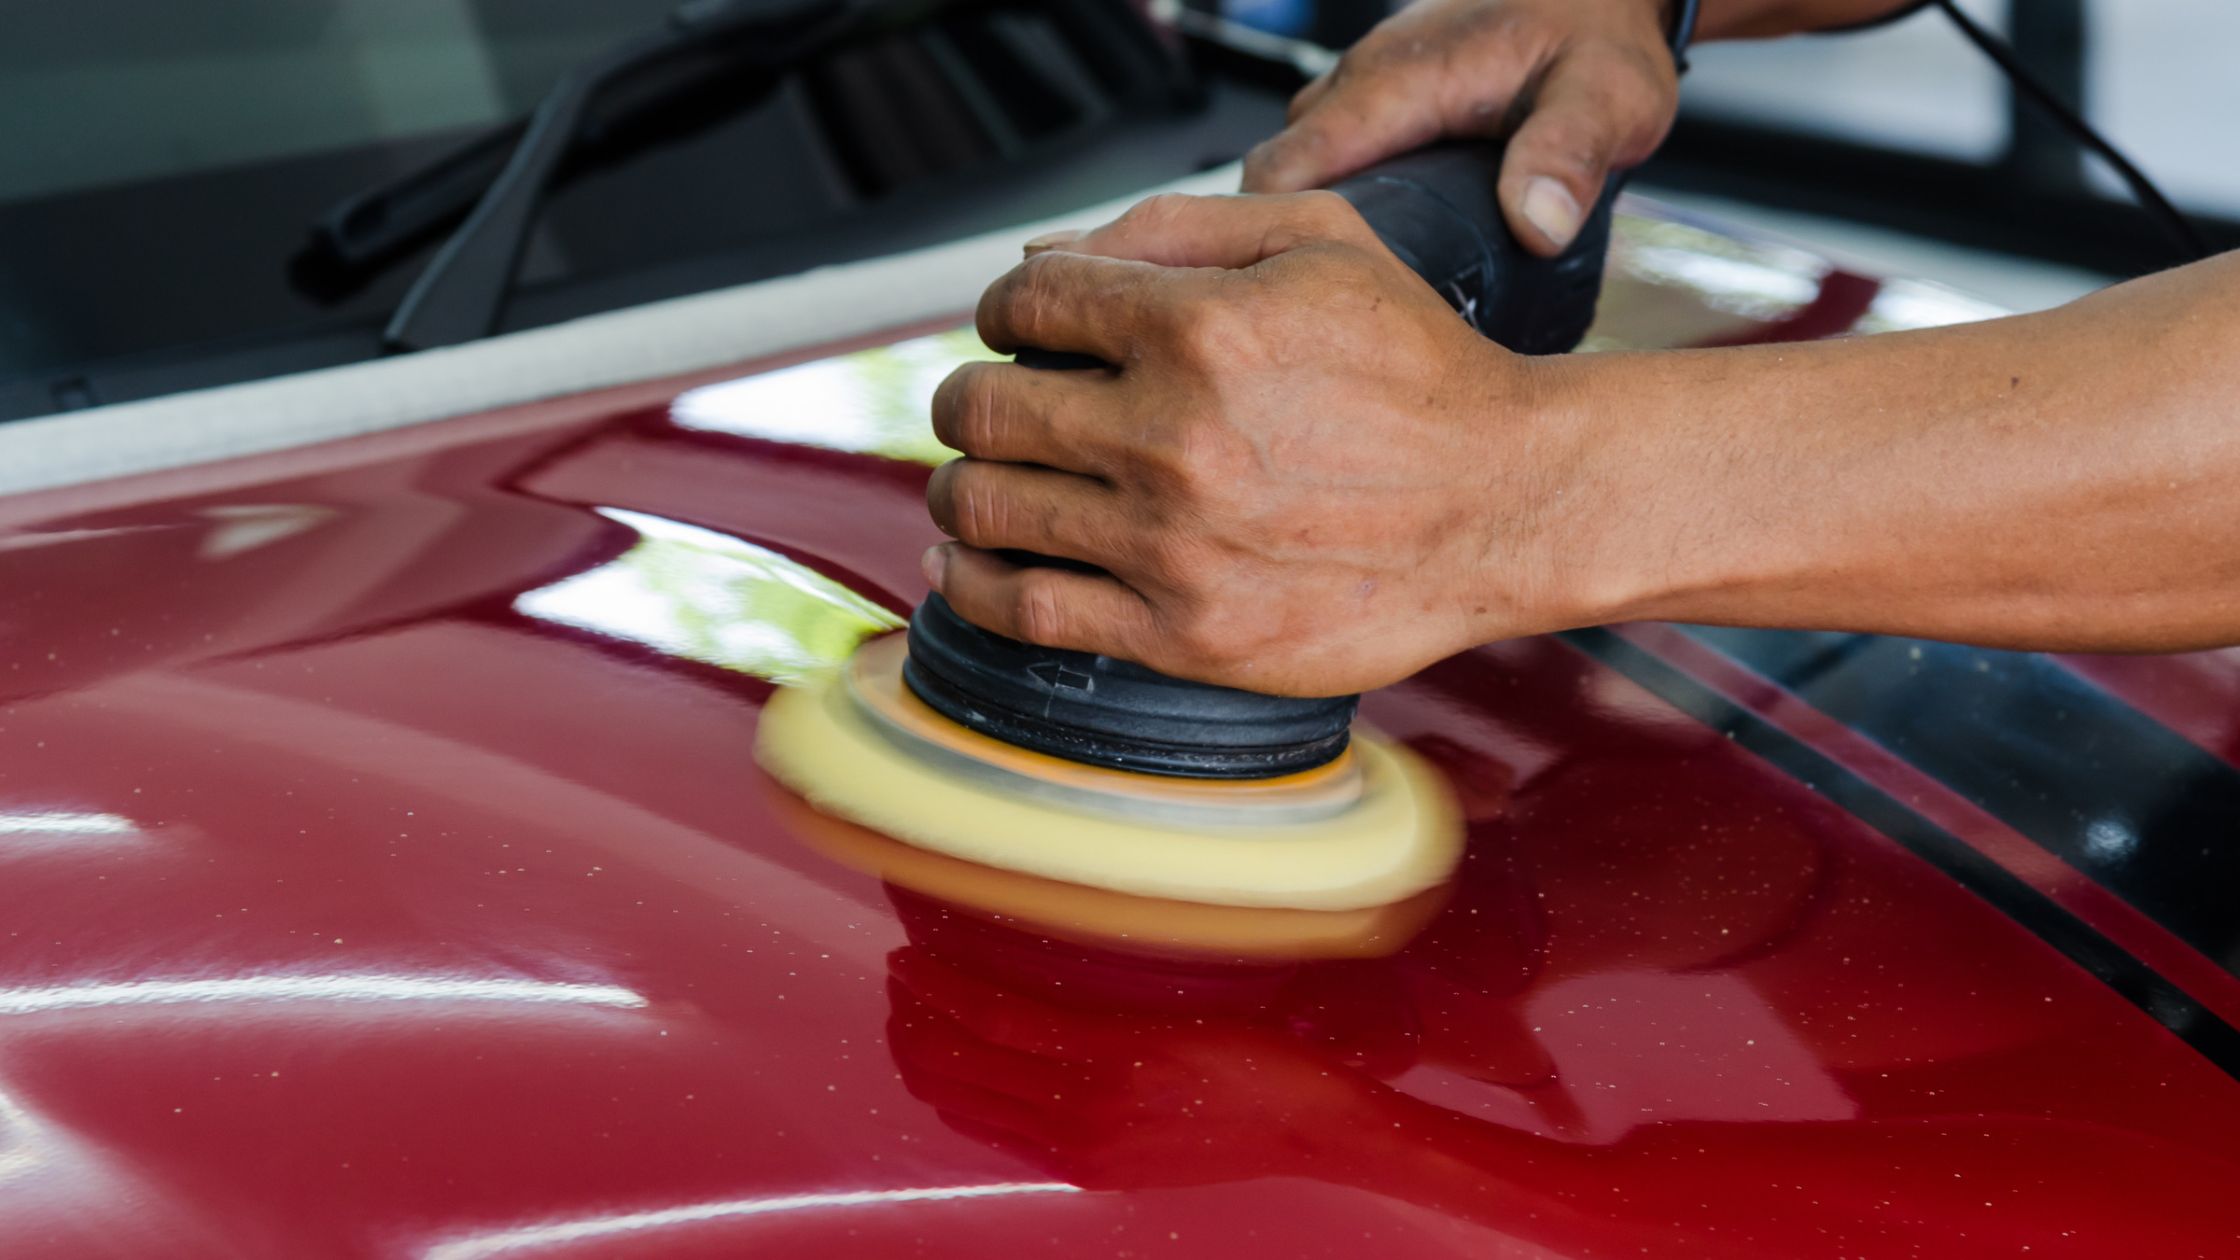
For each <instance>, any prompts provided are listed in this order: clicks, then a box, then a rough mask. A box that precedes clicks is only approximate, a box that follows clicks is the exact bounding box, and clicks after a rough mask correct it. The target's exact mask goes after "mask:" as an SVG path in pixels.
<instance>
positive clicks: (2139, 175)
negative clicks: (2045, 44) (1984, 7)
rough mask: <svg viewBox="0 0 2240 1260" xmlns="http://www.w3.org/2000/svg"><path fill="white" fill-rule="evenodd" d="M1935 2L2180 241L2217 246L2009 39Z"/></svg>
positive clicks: (1949, 1) (1951, 1) (1945, 2)
mask: <svg viewBox="0 0 2240 1260" xmlns="http://www.w3.org/2000/svg"><path fill="white" fill-rule="evenodd" d="M1933 3H1934V4H1935V5H1936V7H1937V8H1939V9H1942V10H1944V15H1945V16H1946V17H1948V18H1951V19H1952V24H1953V25H1954V26H1956V27H1958V28H1959V29H1960V33H1961V34H1962V35H1965V36H1966V37H1967V38H1968V42H1969V43H1971V44H1974V45H1975V46H1976V47H1977V48H1978V49H1979V50H1981V51H1982V53H1983V55H1984V56H1986V57H1989V58H1990V59H1991V61H1992V63H1993V64H1995V65H1997V66H1998V67H1999V69H2001V70H2003V71H2005V72H2006V76H2007V79H2008V81H2009V82H2011V83H2012V84H2013V85H2014V87H2015V89H2016V90H2017V91H2019V92H2021V93H2022V94H2023V95H2024V96H2027V97H2029V98H2030V99H2031V100H2032V101H2033V102H2035V103H2036V104H2037V106H2038V108H2040V109H2042V110H2044V111H2045V112H2046V114H2047V116H2048V117H2050V118H2052V119H2053V121H2054V122H2055V123H2056V124H2058V125H2059V126H2060V127H2061V129H2062V130H2063V131H2066V132H2068V133H2069V135H2070V138H2072V139H2074V140H2075V141H2076V142H2077V143H2079V144H2081V145H2083V146H2085V147H2086V148H2088V149H2090V150H2092V151H2093V152H2094V153H2097V154H2099V155H2100V158H2101V160H2102V161H2104V162H2106V163H2107V164H2108V165H2109V166H2110V167H2111V168H2113V169H2114V170H2115V173H2116V174H2117V175H2118V176H2119V177H2121V178H2122V180H2123V182H2124V183H2125V184H2126V185H2128V186H2129V187H2130V189H2131V195H2132V196H2133V197H2134V198H2136V199H2137V200H2138V202H2139V208H2140V209H2142V210H2145V211H2146V212H2147V213H2148V215H2150V216H2151V217H2153V218H2154V219H2155V221H2156V222H2157V223H2158V224H2159V225H2160V226H2161V228H2162V230H2163V231H2164V232H2165V233H2167V234H2168V235H2169V237H2170V239H2171V241H2172V242H2173V243H2174V244H2176V245H2177V246H2178V247H2179V248H2180V249H2182V250H2184V251H2185V252H2186V253H2188V254H2190V255H2192V259H2191V260H2192V261H2199V260H2201V259H2203V258H2207V257H2208V256H2209V255H2211V254H2213V253H2215V252H2216V251H2215V250H2213V249H2211V248H2209V242H2208V241H2207V240H2205V239H2203V237H2202V235H2201V232H2200V230H2199V229H2198V228H2196V227H2194V225H2193V223H2192V221H2191V220H2189V219H2187V218H2186V216H2185V215H2184V214H2183V213H2182V212H2181V211H2180V210H2179V209H2178V208H2177V207H2176V206H2174V205H2172V204H2171V203H2170V199H2169V198H2168V197H2165V196H2163V195H2162V190H2161V189H2160V188H2157V187H2155V183H2154V181H2153V180H2151V179H2149V178H2147V174H2146V172H2145V171H2142V170H2140V169H2139V168H2138V167H2137V166H2134V165H2132V163H2131V159H2129V158H2127V157H2125V156H2124V155H2123V154H2122V152H2121V151H2119V150H2118V149H2117V148H2116V146H2115V145H2114V144H2113V143H2111V142H2110V141H2109V140H2108V138H2107V137H2105V136H2103V135H2101V134H2100V133H2099V132H2098V131H2097V130H2095V129H2094V128H2093V126H2092V124H2091V123H2089V122H2086V121H2085V120H2084V116H2083V115H2082V114H2079V113H2078V112H2077V111H2076V110H2074V109H2071V108H2070V107H2069V105H2068V103H2067V102H2066V101H2063V100H2062V99H2061V98H2060V97H2059V96H2056V95H2054V93H2053V89H2051V88H2049V87H2047V86H2046V85H2045V83H2044V82H2043V81H2041V80H2040V79H2039V78H2038V76H2037V75H2035V74H2033V73H2032V72H2031V70H2030V67H2029V66H2027V65H2024V64H2023V61H2022V58H2021V57H2019V56H2017V55H2016V54H2015V51H2014V49H2013V48H2012V47H2011V46H2010V45H2008V43H2007V42H2006V41H2005V40H2003V39H2000V38H1999V37H1998V36H1996V35H1993V34H1992V33H1991V32H1990V31H1987V30H1985V29H1984V28H1983V27H1982V26H1980V25H1978V24H1977V23H1976V21H1975V19H1973V18H1971V17H1969V16H1968V15H1967V14H1965V13H1963V12H1961V11H1960V6H1959V4H1958V3H1957V2H1956V0H1933Z"/></svg>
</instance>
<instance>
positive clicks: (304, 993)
mask: <svg viewBox="0 0 2240 1260" xmlns="http://www.w3.org/2000/svg"><path fill="white" fill-rule="evenodd" d="M215 1002H503V1003H508V1004H519V1003H564V1004H571V1005H578V1006H606V1007H619V1008H623V1009H634V1008H637V1007H642V1006H645V1005H646V999H645V997H644V996H643V995H641V994H639V993H635V992H633V991H631V990H629V989H625V988H622V987H621V986H619V985H612V984H564V983H554V982H551V981H544V980H503V979H498V980H494V979H485V978H481V977H474V976H381V975H356V976H353V975H311V976H237V977H229V978H225V979H211V980H127V981H118V982H115V983H109V984H64V985H54V986H51V987H48V988H38V989H0V1015H29V1014H36V1013H39V1012H42V1011H70V1010H88V1009H93V1008H101V1009H114V1008H116V1007H120V1006H168V1005H179V1004H202V1003H215Z"/></svg>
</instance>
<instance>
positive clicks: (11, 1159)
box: [0, 1091, 48, 1183]
mask: <svg viewBox="0 0 2240 1260" xmlns="http://www.w3.org/2000/svg"><path fill="white" fill-rule="evenodd" d="M47 1163H48V1155H47V1133H46V1126H45V1125H43V1124H41V1123H40V1122H39V1118H38V1117H37V1116H34V1115H32V1114H31V1112H30V1111H29V1110H28V1109H27V1108H25V1107H24V1105H23V1104H22V1103H19V1102H17V1101H16V1100H15V1099H14V1098H12V1097H10V1096H9V1095H8V1094H7V1093H6V1092H5V1091H0V1183H4V1182H9V1181H14V1180H16V1179H18V1178H21V1177H24V1176H26V1175H28V1174H30V1173H34V1172H37V1171H38V1170H40V1169H41V1168H44V1167H46V1166H47Z"/></svg>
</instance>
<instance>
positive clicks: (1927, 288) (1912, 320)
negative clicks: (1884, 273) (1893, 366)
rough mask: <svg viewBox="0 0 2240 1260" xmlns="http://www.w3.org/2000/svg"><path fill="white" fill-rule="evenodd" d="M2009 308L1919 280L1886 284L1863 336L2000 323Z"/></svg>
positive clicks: (1866, 320)
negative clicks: (1992, 321)
mask: <svg viewBox="0 0 2240 1260" xmlns="http://www.w3.org/2000/svg"><path fill="white" fill-rule="evenodd" d="M2007 313H2008V312H2007V311H2006V309H2005V308H2003V307H1999V306H1994V305H1992V304H1991V303H1989V302H1985V301H1982V300H1979V299H1977V298H1972V297H1969V296H1967V295H1966V294H1964V293H1959V292H1956V291H1954V290H1952V289H1947V288H1945V287H1943V286H1942V285H1935V284H1928V283H1926V282H1923V281H1919V280H1886V281H1884V282H1883V285H1882V291H1881V292H1880V293H1877V294H1875V298H1874V304H1873V305H1871V306H1869V307H1868V308H1867V313H1866V316H1865V317H1864V318H1862V319H1861V320H1860V321H1859V331H1860V332H1900V331H1903V330H1905V329H1908V328H1942V327H1944V326H1946V325H1948V324H1972V323H1975V322H1976V321H1978V320H1985V319H1997V318H1998V317H2000V316H2001V315H2005V314H2007Z"/></svg>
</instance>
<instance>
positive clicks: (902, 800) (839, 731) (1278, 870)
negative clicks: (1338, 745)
mask: <svg viewBox="0 0 2240 1260" xmlns="http://www.w3.org/2000/svg"><path fill="white" fill-rule="evenodd" d="M871 647H872V648H874V649H877V651H876V652H875V653H874V654H873V656H872V657H871V658H869V659H870V660H871V661H872V662H875V668H874V669H873V670H872V674H873V675H874V676H873V677H870V678H868V679H865V680H861V681H862V682H863V683H864V684H865V685H859V686H857V687H853V688H852V687H851V686H849V685H848V680H847V676H846V675H845V673H840V674H835V675H832V676H829V677H826V678H823V679H820V680H818V681H816V682H813V683H810V684H808V685H806V686H801V687H787V688H781V689H780V690H779V691H778V692H777V694H776V695H774V696H773V697H772V698H771V699H770V702H769V703H768V705H767V706H765V708H764V709H763V714H762V725H761V729H760V731H759V732H758V733H757V737H756V744H755V751H756V757H757V759H758V760H759V761H760V762H761V763H762V765H763V767H764V768H765V769H767V770H768V771H769V772H770V773H771V774H772V775H773V776H774V777H776V778H777V779H778V780H779V781H780V782H782V783H784V784H786V785H787V786H789V787H791V788H792V789H793V790H794V791H796V792H798V793H800V794H801V795H802V796H803V797H804V798H806V799H807V800H808V801H809V803H810V804H811V805H813V806H815V807H816V808H818V809H820V810H823V811H825V812H827V813H831V814H835V815H838V816H840V817H842V818H846V819H850V820H853V821H855V822H858V823H862V824H864V825H865V826H868V827H870V828H872V829H874V830H876V831H880V832H883V833H885V834H887V835H889V836H892V837H894V838H895V839H898V840H901V841H903V842H905V843H908V844H912V845H916V846H918V847H920V848H924V849H929V850H932V851H934V852H937V853H944V854H947V855H949V856H951V857H954V858H958V859H961V860H963V861H966V862H972V863H978V864H980V865H983V866H991V867H999V868H1001V869H1004V870H1010V871H1018V872H1022V873H1025V874H1028V875H1034V876H1039V877H1041V878H1043V879H1049V880H1056V881H1058V882H1060V883H1066V884H1078V885H1082V886H1085V887H1089V888H1100V889H1108V890H1111V891H1114V892H1121V893H1130V894H1134V895H1136V896H1142V897H1160V898H1167V899H1171V900H1175V901H1186V902H1196V903H1200V904H1206V905H1221V906H1270V907H1285V908H1291V909H1300V910H1359V909H1366V908H1368V907H1372V906H1383V905H1389V904H1391V903H1393V902H1397V901H1401V900H1403V899H1405V898H1408V897H1411V896H1413V895H1415V894H1417V893H1420V892H1423V891H1424V890H1425V889H1428V888H1431V887H1434V886H1435V885H1438V884H1440V883H1442V882H1444V881H1445V879H1446V877H1447V876H1448V874H1449V873H1451V872H1452V871H1453V869H1454V865H1455V862H1456V861H1457V859H1458V858H1459V857H1460V855H1461V841H1462V827H1461V820H1460V817H1459V815H1458V813H1457V811H1456V809H1455V806H1454V803H1453V800H1452V798H1451V797H1450V796H1449V794H1448V791H1447V788H1446V784H1445V783H1444V782H1443V781H1442V780H1441V779H1440V778H1439V777H1438V775H1437V774H1436V773H1435V772H1434V771H1432V770H1431V769H1430V768H1429V767H1428V766H1426V765H1425V764H1424V763H1423V762H1422V761H1420V760H1419V759H1417V758H1416V757H1415V756H1414V755H1413V754H1411V753H1409V752H1408V751H1407V750H1406V749H1404V748H1401V747H1399V746H1397V745H1394V744H1390V743H1387V742H1385V741H1384V740H1382V739H1380V738H1379V737H1377V736H1376V735H1374V734H1373V733H1370V732H1367V731H1365V730H1360V729H1357V730H1356V732H1355V737H1354V740H1353V749H1352V758H1353V762H1354V767H1355V771H1354V772H1355V773H1356V774H1357V775H1358V791H1357V792H1351V793H1349V794H1348V799H1346V800H1344V801H1343V802H1341V803H1339V804H1336V805H1334V806H1331V807H1330V808H1329V810H1328V812H1325V813H1318V814H1317V815H1316V816H1310V817H1305V818H1301V817H1300V816H1299V814H1298V811H1296V810H1294V809H1286V808H1284V807H1282V806H1281V804H1280V803H1273V804H1271V805H1270V806H1269V807H1268V808H1267V809H1266V810H1264V811H1262V810H1260V809H1258V808H1257V807H1255V806H1253V805H1252V804H1250V802H1251V801H1253V800H1254V790H1253V789H1252V788H1251V787H1250V785H1237V786H1238V787H1240V788H1241V789H1243V790H1241V791H1239V792H1238V793H1237V799H1238V800H1240V801H1241V802H1244V803H1243V804H1241V805H1240V807H1239V808H1236V809H1233V810H1223V809H1207V808H1205V807H1203V806H1202V805H1195V806H1193V809H1194V810H1195V811H1196V816H1195V817H1189V816H1187V815H1185V817H1188V820H1187V821H1177V818H1176V815H1175V814H1174V813H1172V812H1162V810H1161V809H1160V808H1158V804H1159V803H1158V801H1157V792H1158V790H1160V780H1159V779H1158V778H1157V776H1148V775H1126V776H1124V777H1125V778H1127V779H1130V780H1135V781H1137V783H1138V784H1140V785H1142V786H1145V787H1147V788H1149V789H1151V790H1152V799H1151V800H1150V801H1149V802H1145V801H1142V800H1139V799H1136V798H1135V797H1133V796H1132V795H1130V794H1121V793H1091V794H1083V793H1081V792H1078V791H1075V790H1073V789H1068V791H1069V793H1070V796H1058V797H1055V798H1052V797H1046V796H1043V795H1040V794H1038V793H1036V792H1034V791H1029V790H1021V788H1022V786H1024V787H1032V786H1033V784H1032V783H1031V782H1027V783H1024V784H1022V783H1021V781H1020V780H1019V779H1018V777H1017V773H1016V771H1015V770H1013V769H1008V768H1006V769H987V768H985V767H983V766H982V764H981V763H980V762H977V761H973V760H970V759H967V758H961V757H959V756H957V755H955V754H954V752H953V750H951V749H949V748H947V747H945V746H944V747H926V746H925V741H924V739H923V738H922V737H921V735H920V734H912V733H909V732H905V731H902V730H898V729H897V727H896V725H895V724H894V723H892V722H888V721H883V720H882V719H881V718H878V717H875V716H874V715H873V714H872V713H871V712H869V711H868V710H867V708H866V705H865V703H864V702H863V701H862V699H861V697H862V696H864V695H865V694H872V693H878V692H879V691H880V689H881V688H885V689H886V690H885V694H887V695H889V696H892V695H893V694H894V693H895V692H896V691H905V692H906V691H907V688H902V687H900V684H899V683H898V682H894V680H893V675H894V674H896V673H898V672H899V668H900V659H901V657H900V654H899V651H898V650H897V649H898V648H899V642H898V641H897V640H880V641H877V642H875V643H874V644H872V645H871ZM889 684H892V685H891V686H889ZM944 721H945V719H944ZM949 725H950V726H951V727H952V728H953V729H954V733H955V736H956V737H957V738H956V739H955V741H954V742H955V743H956V744H957V745H958V746H964V745H966V744H968V743H969V742H970V740H972V739H979V738H984V737H979V736H976V735H975V734H974V733H973V732H970V731H967V730H964V729H963V728H962V727H955V726H954V724H953V723H952V724H949ZM947 742H949V741H947V740H946V739H944V744H946V743H947ZM1221 786H1223V785H1220V784H1210V783H1208V782H1207V781H1203V780H1197V781H1175V790H1176V791H1177V792H1178V793H1183V794H1195V795H1200V796H1202V795H1203V794H1204V793H1206V792H1208V791H1215V792H1216V795H1218V791H1217V789H1218V788H1220V787H1221ZM1083 801H1086V802H1089V806H1088V807H1084V805H1083V804H1082V803H1081V802H1083ZM1135 815H1144V816H1135Z"/></svg>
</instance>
